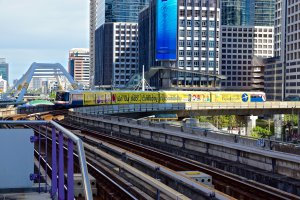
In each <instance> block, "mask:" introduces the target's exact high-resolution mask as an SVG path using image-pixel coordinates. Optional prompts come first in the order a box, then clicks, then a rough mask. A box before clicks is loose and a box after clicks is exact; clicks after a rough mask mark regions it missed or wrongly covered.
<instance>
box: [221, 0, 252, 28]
mask: <svg viewBox="0 0 300 200" xmlns="http://www.w3.org/2000/svg"><path fill="white" fill-rule="evenodd" d="M221 3H222V5H221V6H222V14H221V15H222V25H229V26H249V25H253V23H254V21H253V20H254V19H253V15H251V13H253V12H254V7H253V5H251V0H222V1H221Z"/></svg>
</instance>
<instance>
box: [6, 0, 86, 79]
mask: <svg viewBox="0 0 300 200" xmlns="http://www.w3.org/2000/svg"><path fill="white" fill-rule="evenodd" d="M88 42H89V1H87V0H0V58H6V60H7V62H8V63H9V65H10V71H9V79H10V83H12V81H13V80H14V79H16V78H20V77H21V76H22V75H23V74H24V73H25V72H26V70H27V69H28V68H29V66H30V65H31V63H33V62H50V63H57V62H58V63H61V64H62V65H63V66H65V68H67V64H68V51H69V50H70V49H71V48H81V47H82V48H88V47H89V43H88Z"/></svg>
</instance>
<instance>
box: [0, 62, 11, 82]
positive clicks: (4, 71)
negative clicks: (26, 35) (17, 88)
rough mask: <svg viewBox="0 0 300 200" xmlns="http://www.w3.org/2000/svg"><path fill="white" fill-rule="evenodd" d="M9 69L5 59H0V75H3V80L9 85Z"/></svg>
mask: <svg viewBox="0 0 300 200" xmlns="http://www.w3.org/2000/svg"><path fill="white" fill-rule="evenodd" d="M8 69H9V64H8V63H6V60H5V58H0V74H1V75H2V78H3V79H4V80H6V81H7V83H8V81H9V80H8V76H9V73H8Z"/></svg>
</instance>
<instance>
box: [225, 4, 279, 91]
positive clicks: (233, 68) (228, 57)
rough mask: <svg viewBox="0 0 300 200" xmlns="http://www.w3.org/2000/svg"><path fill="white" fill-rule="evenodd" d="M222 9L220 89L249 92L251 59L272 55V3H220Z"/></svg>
mask: <svg viewBox="0 0 300 200" xmlns="http://www.w3.org/2000/svg"><path fill="white" fill-rule="evenodd" d="M222 6H223V7H222V20H223V21H222V29H221V34H222V36H221V58H222V61H221V74H222V75H224V76H226V77H227V79H226V80H224V81H222V89H225V90H253V87H252V86H253V84H252V83H253V80H252V79H253V72H254V71H255V70H254V68H255V66H254V65H253V58H254V57H258V58H257V59H256V60H258V59H260V58H269V57H273V55H274V44H273V43H274V9H275V2H274V0H223V1H222ZM261 63H264V62H261ZM260 67H263V66H260Z"/></svg>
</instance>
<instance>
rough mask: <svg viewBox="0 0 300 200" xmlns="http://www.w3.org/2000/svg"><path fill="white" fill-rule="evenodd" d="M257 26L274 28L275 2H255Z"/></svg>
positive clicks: (262, 0) (263, 0)
mask: <svg viewBox="0 0 300 200" xmlns="http://www.w3.org/2000/svg"><path fill="white" fill-rule="evenodd" d="M253 7H254V8H255V12H254V25H255V26H274V17H275V0H255V2H254V6H253Z"/></svg>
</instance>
